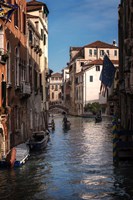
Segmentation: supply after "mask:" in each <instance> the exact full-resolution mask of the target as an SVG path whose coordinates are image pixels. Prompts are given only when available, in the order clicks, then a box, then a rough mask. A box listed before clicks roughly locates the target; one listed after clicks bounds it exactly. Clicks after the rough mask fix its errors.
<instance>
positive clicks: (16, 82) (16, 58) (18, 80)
mask: <svg viewBox="0 0 133 200" xmlns="http://www.w3.org/2000/svg"><path fill="white" fill-rule="evenodd" d="M15 86H16V87H19V86H20V77H19V48H18V47H16V49H15Z"/></svg>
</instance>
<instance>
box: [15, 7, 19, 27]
mask: <svg viewBox="0 0 133 200" xmlns="http://www.w3.org/2000/svg"><path fill="white" fill-rule="evenodd" d="M18 11H19V9H16V10H15V12H14V26H17V27H18V20H19V15H18Z"/></svg>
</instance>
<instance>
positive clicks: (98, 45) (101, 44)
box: [84, 40, 118, 49]
mask: <svg viewBox="0 0 133 200" xmlns="http://www.w3.org/2000/svg"><path fill="white" fill-rule="evenodd" d="M85 47H90V48H110V49H118V47H117V46H114V45H113V44H108V43H105V42H101V41H99V40H97V41H95V42H93V43H90V44H88V45H85V46H84V48H85Z"/></svg>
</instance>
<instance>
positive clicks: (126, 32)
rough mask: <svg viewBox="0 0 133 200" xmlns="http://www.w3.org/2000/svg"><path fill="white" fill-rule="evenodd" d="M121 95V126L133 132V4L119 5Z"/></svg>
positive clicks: (129, 2)
mask: <svg viewBox="0 0 133 200" xmlns="http://www.w3.org/2000/svg"><path fill="white" fill-rule="evenodd" d="M119 44H120V45H119V48H120V53H119V61H120V73H119V93H120V109H119V110H118V114H119V115H120V118H121V126H122V127H123V128H124V129H128V130H133V56H132V53H133V2H132V0H129V1H125V0H121V2H120V5H119Z"/></svg>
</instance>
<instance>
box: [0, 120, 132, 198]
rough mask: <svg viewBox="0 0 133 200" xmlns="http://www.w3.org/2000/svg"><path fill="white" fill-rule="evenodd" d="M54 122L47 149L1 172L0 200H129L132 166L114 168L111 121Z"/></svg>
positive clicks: (123, 165) (130, 196)
mask: <svg viewBox="0 0 133 200" xmlns="http://www.w3.org/2000/svg"><path fill="white" fill-rule="evenodd" d="M70 121H71V129H70V130H67V131H64V130H63V129H62V123H61V122H62V119H61V118H60V117H59V118H56V119H55V124H56V127H55V131H54V132H52V133H51V139H50V141H49V143H48V147H47V149H46V150H44V151H43V152H41V153H40V152H39V153H34V154H32V155H31V157H30V159H29V161H28V162H27V163H26V165H24V166H23V167H22V168H18V169H12V170H1V171H0V199H6V200H11V199H12V200H18V199H19V200H21V199H23V200H65V199H68V200H81V199H86V200H88V199H90V200H95V199H98V200H128V199H130V200H131V199H132V197H133V190H132V185H133V175H132V165H129V166H127V165H125V164H122V165H121V166H119V167H118V168H114V167H113V161H112V134H111V121H110V119H103V122H102V123H99V124H95V122H94V120H93V119H82V118H74V117H72V118H71V119H70Z"/></svg>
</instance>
